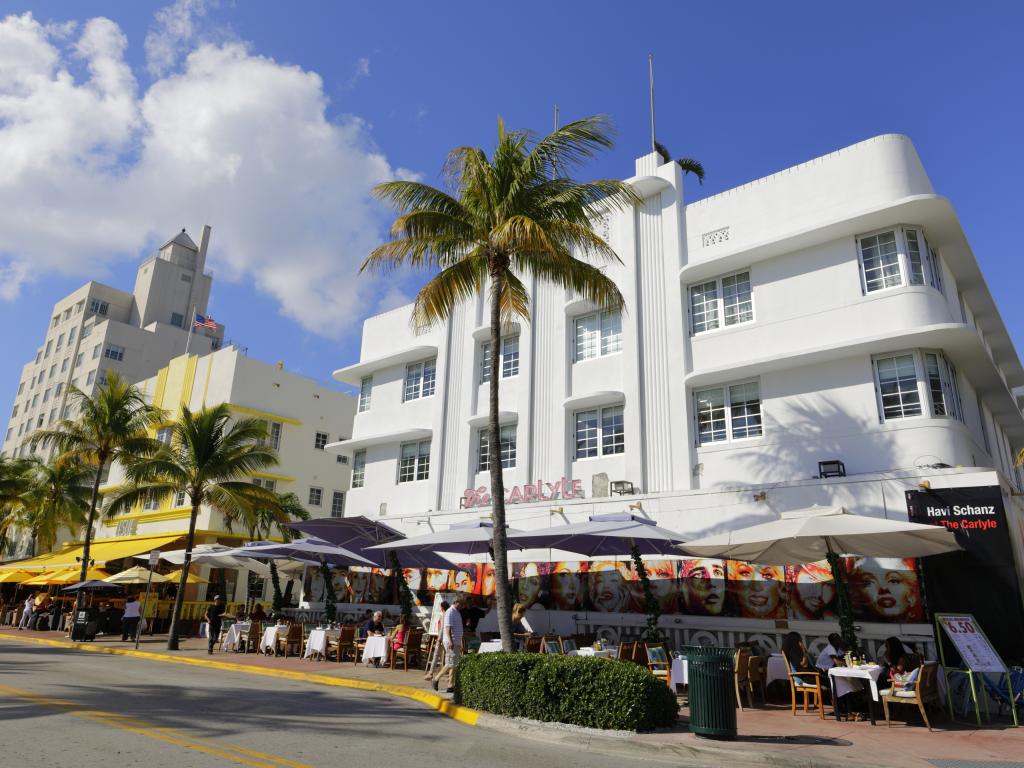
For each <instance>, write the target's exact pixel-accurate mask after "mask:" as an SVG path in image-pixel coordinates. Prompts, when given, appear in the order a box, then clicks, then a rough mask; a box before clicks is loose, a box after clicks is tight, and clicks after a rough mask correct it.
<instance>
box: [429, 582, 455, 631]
mask: <svg viewBox="0 0 1024 768" xmlns="http://www.w3.org/2000/svg"><path fill="white" fill-rule="evenodd" d="M442 601H443V602H446V603H448V605H451V604H452V603H453V602H454V601H455V593H454V592H438V593H437V594H435V595H434V605H433V607H432V608H431V610H430V624H428V625H427V634H428V635H440V634H441V619H442V617H443V616H444V611H443V610H442V609H441V602H442Z"/></svg>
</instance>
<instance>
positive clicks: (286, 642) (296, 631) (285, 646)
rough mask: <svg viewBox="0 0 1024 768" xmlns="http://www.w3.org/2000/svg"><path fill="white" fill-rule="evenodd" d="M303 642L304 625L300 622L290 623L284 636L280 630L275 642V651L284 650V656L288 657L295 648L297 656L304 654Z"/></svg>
mask: <svg viewBox="0 0 1024 768" xmlns="http://www.w3.org/2000/svg"><path fill="white" fill-rule="evenodd" d="M302 643H303V637H302V625H301V624H298V623H296V624H289V625H288V630H287V631H286V632H285V633H284V637H281V633H280V632H278V634H277V639H276V641H275V643H274V653H275V654H276V653H279V652H283V653H284V657H285V658H286V659H287V658H288V657H289V656H290V655H291V653H292V651H293V650H294V651H295V655H296V656H302Z"/></svg>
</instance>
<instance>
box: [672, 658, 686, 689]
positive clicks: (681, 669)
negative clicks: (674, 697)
mask: <svg viewBox="0 0 1024 768" xmlns="http://www.w3.org/2000/svg"><path fill="white" fill-rule="evenodd" d="M689 684H690V665H689V664H687V663H686V659H672V686H673V687H674V688H678V687H679V686H680V685H689Z"/></svg>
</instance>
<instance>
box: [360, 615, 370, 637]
mask: <svg viewBox="0 0 1024 768" xmlns="http://www.w3.org/2000/svg"><path fill="white" fill-rule="evenodd" d="M372 621H373V611H371V610H370V609H369V608H367V609H366V611H365V612H364V613H363V618H362V621H361V623H360V625H359V636H360V637H366V627H367V626H368V625H369V624H370V622H372Z"/></svg>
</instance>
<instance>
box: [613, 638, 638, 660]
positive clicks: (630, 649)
mask: <svg viewBox="0 0 1024 768" xmlns="http://www.w3.org/2000/svg"><path fill="white" fill-rule="evenodd" d="M635 651H636V643H627V642H625V641H620V642H619V652H618V654H617V655H616V657H615V658H616V659H618V660H619V661H632V660H633V653H634V652H635Z"/></svg>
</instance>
